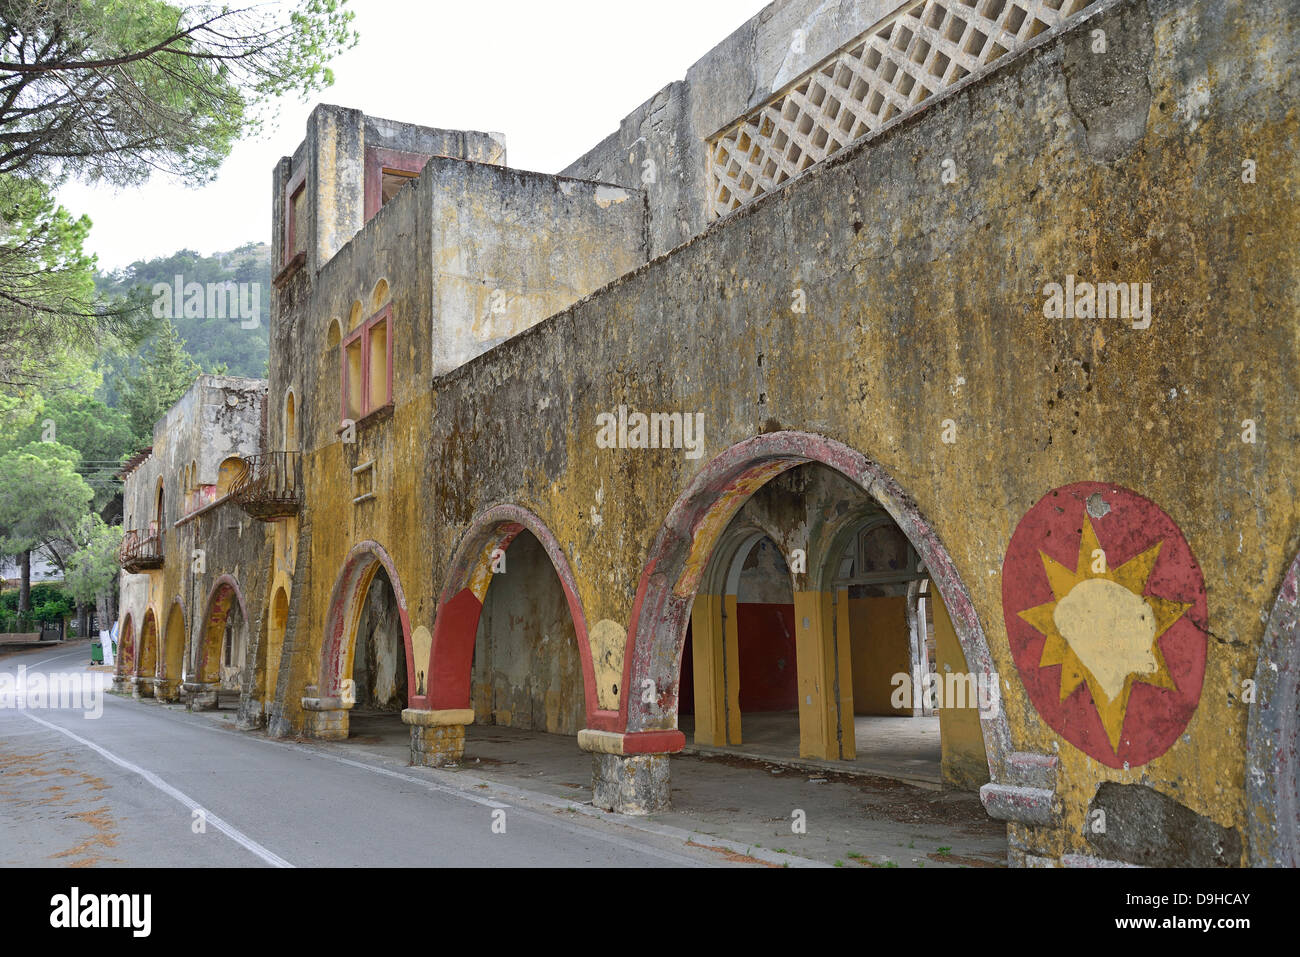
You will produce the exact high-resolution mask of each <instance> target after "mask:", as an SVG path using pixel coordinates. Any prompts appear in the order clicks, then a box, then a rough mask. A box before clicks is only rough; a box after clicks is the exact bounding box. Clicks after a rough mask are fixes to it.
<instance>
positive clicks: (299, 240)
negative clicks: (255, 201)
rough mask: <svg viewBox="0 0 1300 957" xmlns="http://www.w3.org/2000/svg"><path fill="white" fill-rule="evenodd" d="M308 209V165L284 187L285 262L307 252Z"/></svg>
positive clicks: (304, 165) (290, 178)
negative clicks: (306, 221)
mask: <svg viewBox="0 0 1300 957" xmlns="http://www.w3.org/2000/svg"><path fill="white" fill-rule="evenodd" d="M306 209H307V164H306V163H304V164H303V166H302V169H300V170H298V172H296V173H294V174H293V175H292V176H291V177H289V182H288V183H286V184H285V187H284V262H283V263H281V265H282V266H287V265H289V263H290V262H291V261H292V260H293V257H294V256H296V255H298V254H299V253H305V252H306V251H307V230H306V229H304V228H303V220H304V219H306Z"/></svg>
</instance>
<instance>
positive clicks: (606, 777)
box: [591, 753, 670, 815]
mask: <svg viewBox="0 0 1300 957" xmlns="http://www.w3.org/2000/svg"><path fill="white" fill-rule="evenodd" d="M591 790H592V802H591V803H592V804H594V805H595V806H596V807H598V808H601V809H602V810H605V811H613V812H614V813H616V814H630V815H644V814H654V813H655V812H657V811H666V810H668V807H669V793H670V784H669V776H668V755H666V754H599V753H598V754H593V755H592V756H591Z"/></svg>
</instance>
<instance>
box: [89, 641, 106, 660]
mask: <svg viewBox="0 0 1300 957" xmlns="http://www.w3.org/2000/svg"><path fill="white" fill-rule="evenodd" d="M90 663H91V664H92V665H102V664H103V663H104V647H103V645H101V644H100V643H99V639H98V638H96V639H95V640H94V641H92V642H91V643H90Z"/></svg>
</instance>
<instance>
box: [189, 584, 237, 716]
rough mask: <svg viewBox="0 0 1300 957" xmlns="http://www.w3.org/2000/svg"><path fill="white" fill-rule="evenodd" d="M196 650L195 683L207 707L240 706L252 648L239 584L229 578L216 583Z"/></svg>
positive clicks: (201, 699)
mask: <svg viewBox="0 0 1300 957" xmlns="http://www.w3.org/2000/svg"><path fill="white" fill-rule="evenodd" d="M202 628H203V630H202V636H201V640H200V641H199V644H198V648H197V650H196V657H197V660H196V661H195V664H194V677H193V680H194V682H196V683H197V684H198V685H199V686H201V687H202V691H201V692H200V698H199V699H198V700H199V704H200V706H202V707H204V708H209V707H211V708H221V707H231V708H236V707H238V703H239V693H240V691H241V689H242V679H243V667H244V658H245V655H246V654H247V648H248V613H247V609H246V607H245V605H244V596H243V593H242V592H241V591H240V589H239V584H238V583H237V582H236V581H235V580H234V579H233V578H231V577H230V576H229V575H222V576H221V577H220V578H218V579H217V581H216V582H214V583H213V586H212V590H211V592H210V593H209V594H208V601H207V614H206V616H205V617H204V620H203V625H202Z"/></svg>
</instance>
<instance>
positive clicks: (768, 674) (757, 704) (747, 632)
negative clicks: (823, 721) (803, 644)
mask: <svg viewBox="0 0 1300 957" xmlns="http://www.w3.org/2000/svg"><path fill="white" fill-rule="evenodd" d="M736 624H737V628H738V634H739V635H740V648H739V651H740V710H741V712H742V713H743V712H746V711H794V710H796V709H797V708H798V707H799V680H798V674H797V672H796V669H795V647H794V605H793V604H790V605H776V604H751V603H748V602H746V603H744V604H739V605H737V606H736Z"/></svg>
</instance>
